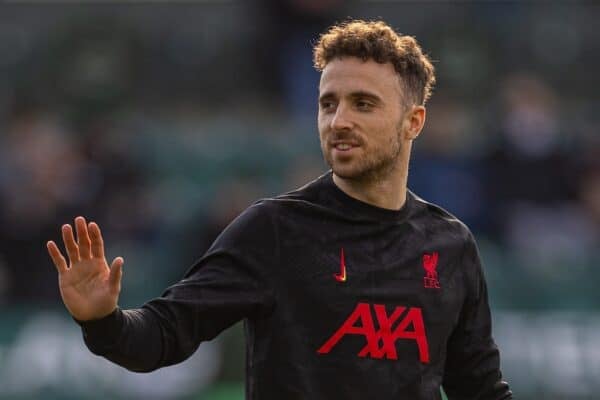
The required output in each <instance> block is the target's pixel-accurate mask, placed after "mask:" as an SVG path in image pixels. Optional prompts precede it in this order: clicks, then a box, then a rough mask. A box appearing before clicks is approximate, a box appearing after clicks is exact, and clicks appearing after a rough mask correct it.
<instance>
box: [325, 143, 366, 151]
mask: <svg viewBox="0 0 600 400" xmlns="http://www.w3.org/2000/svg"><path fill="white" fill-rule="evenodd" d="M331 147H333V148H334V149H336V150H338V151H350V150H352V149H353V148H355V147H359V144H358V143H356V142H350V141H334V142H332V143H331Z"/></svg>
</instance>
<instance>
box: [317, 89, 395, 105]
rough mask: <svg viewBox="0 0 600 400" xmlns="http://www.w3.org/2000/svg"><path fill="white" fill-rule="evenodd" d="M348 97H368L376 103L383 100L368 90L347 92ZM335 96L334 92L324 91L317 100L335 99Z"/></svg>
mask: <svg viewBox="0 0 600 400" xmlns="http://www.w3.org/2000/svg"><path fill="white" fill-rule="evenodd" d="M348 96H349V97H351V98H353V99H356V98H368V99H370V100H371V101H374V102H376V103H382V102H383V100H382V98H381V97H379V96H378V95H376V94H375V93H373V92H368V91H366V90H357V91H354V92H351V93H350V94H348ZM336 97H337V96H336V95H335V93H334V92H325V93H323V94H322V95H321V96H319V102H321V101H323V100H328V99H335V98H336Z"/></svg>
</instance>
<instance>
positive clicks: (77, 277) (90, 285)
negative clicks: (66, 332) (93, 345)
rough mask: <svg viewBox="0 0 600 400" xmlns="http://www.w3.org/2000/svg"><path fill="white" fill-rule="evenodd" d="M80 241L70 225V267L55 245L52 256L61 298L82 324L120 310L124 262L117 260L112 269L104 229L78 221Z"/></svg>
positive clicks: (66, 229)
mask: <svg viewBox="0 0 600 400" xmlns="http://www.w3.org/2000/svg"><path fill="white" fill-rule="evenodd" d="M75 229H76V231H77V241H75V237H74V235H73V228H72V227H71V225H69V224H65V225H63V226H62V238H63V241H64V244H65V249H66V251H67V256H68V258H69V263H68V265H67V261H66V259H65V257H63V255H62V254H61V252H60V250H59V249H58V246H57V245H56V243H54V242H53V241H49V242H48V243H47V247H48V252H49V253H50V257H51V258H52V261H53V263H54V265H55V266H56V269H57V270H58V283H59V288H60V294H61V296H62V299H63V302H64V303H65V306H66V307H67V310H69V312H70V313H71V315H72V316H73V317H74V318H75V319H77V320H80V321H88V320H93V319H99V318H102V317H105V316H107V315H108V314H110V313H111V312H113V311H114V310H115V308H116V307H117V301H118V299H119V292H120V290H121V276H122V273H123V269H122V267H123V259H122V258H121V257H117V258H115V259H114V261H113V262H112V264H111V266H110V268H109V266H108V264H107V262H106V258H105V257H104V242H103V239H102V234H101V232H100V227H99V226H98V225H97V224H96V223H94V222H90V223H89V224H87V223H86V221H85V219H84V218H83V217H77V218H75Z"/></svg>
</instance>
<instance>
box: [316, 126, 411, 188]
mask: <svg viewBox="0 0 600 400" xmlns="http://www.w3.org/2000/svg"><path fill="white" fill-rule="evenodd" d="M321 150H322V151H323V157H324V158H325V161H326V162H327V164H328V165H329V167H330V168H331V170H332V171H333V173H334V174H336V175H337V176H338V177H340V178H342V179H345V180H349V181H353V182H355V183H361V184H364V183H373V182H379V181H383V180H384V179H385V178H386V177H387V176H389V175H390V173H391V172H392V171H393V170H394V169H395V168H396V167H397V165H398V158H399V157H400V154H401V153H402V144H401V141H400V129H398V130H397V135H396V136H395V137H394V138H393V139H392V140H391V141H390V143H389V145H388V146H384V147H383V148H379V149H371V151H370V152H365V153H364V154H362V155H361V157H360V159H358V160H352V165H350V166H345V165H340V164H341V163H339V164H338V163H336V162H334V160H333V156H332V150H331V148H328V147H327V145H326V144H322V145H321ZM364 150H365V149H364V148H363V151H364Z"/></svg>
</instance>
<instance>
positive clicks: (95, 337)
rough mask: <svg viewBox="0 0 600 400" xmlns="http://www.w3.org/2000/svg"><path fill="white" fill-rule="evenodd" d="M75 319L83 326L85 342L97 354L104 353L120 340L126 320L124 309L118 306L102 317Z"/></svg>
mask: <svg viewBox="0 0 600 400" xmlns="http://www.w3.org/2000/svg"><path fill="white" fill-rule="evenodd" d="M73 319H74V320H75V322H76V323H77V324H78V325H79V326H80V327H81V331H82V333H83V340H84V341H85V344H86V345H87V346H88V347H89V349H90V350H91V351H92V352H93V353H95V354H98V353H104V352H105V351H106V350H108V348H110V347H112V346H113V345H115V344H116V343H117V342H118V340H119V337H120V335H121V330H122V327H123V322H124V321H123V311H122V310H121V309H120V308H118V307H117V308H116V309H115V310H114V311H113V312H112V313H110V314H108V315H107V316H106V317H103V318H100V319H94V320H90V321H79V320H77V319H75V318H73Z"/></svg>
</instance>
